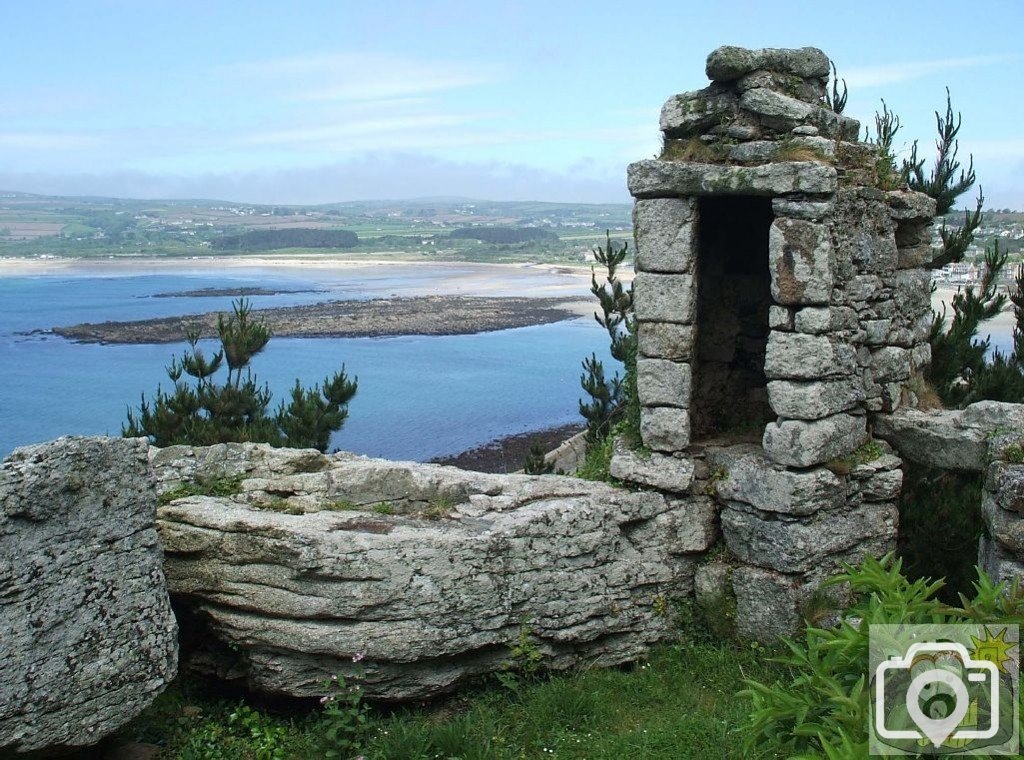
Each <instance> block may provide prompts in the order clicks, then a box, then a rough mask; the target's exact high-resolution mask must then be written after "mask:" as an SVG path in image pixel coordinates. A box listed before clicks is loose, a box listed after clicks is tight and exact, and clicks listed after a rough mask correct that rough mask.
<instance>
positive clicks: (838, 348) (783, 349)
mask: <svg viewBox="0 0 1024 760" xmlns="http://www.w3.org/2000/svg"><path fill="white" fill-rule="evenodd" d="M854 366H855V362H854V351H853V348H852V347H851V346H850V345H849V344H847V343H842V342H838V341H833V340H830V339H829V338H828V337H826V336H823V335H805V334H803V333H784V332H776V331H772V334H771V335H770V336H768V348H767V352H766V353H765V358H764V372H765V375H766V376H767V377H768V378H769V379H770V380H821V379H825V378H835V377H842V376H848V375H851V374H853V370H854Z"/></svg>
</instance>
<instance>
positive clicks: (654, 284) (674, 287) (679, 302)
mask: <svg viewBox="0 0 1024 760" xmlns="http://www.w3.org/2000/svg"><path fill="white" fill-rule="evenodd" d="M633 309H634V311H635V312H636V318H637V319H638V320H640V321H641V322H677V323H680V324H692V323H693V317H694V313H695V311H696V296H695V293H694V280H693V277H692V276H691V275H688V274H651V273H649V272H641V273H640V274H638V275H637V276H636V277H635V278H634V279H633Z"/></svg>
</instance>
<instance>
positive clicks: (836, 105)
mask: <svg viewBox="0 0 1024 760" xmlns="http://www.w3.org/2000/svg"><path fill="white" fill-rule="evenodd" d="M840 81H841V82H842V83H843V91H842V92H840V91H839V82H840ZM848 94H849V93H848V92H847V91H846V80H845V79H842V80H840V79H839V75H838V74H837V73H836V65H835V64H834V63H833V64H832V92H828V91H826V92H825V105H826V106H827V107H828V108H829V110H831V111H834V112H835V113H842V112H843V111H844V110H846V97H847V95H848Z"/></svg>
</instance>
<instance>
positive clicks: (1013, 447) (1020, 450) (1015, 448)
mask: <svg viewBox="0 0 1024 760" xmlns="http://www.w3.org/2000/svg"><path fill="white" fill-rule="evenodd" d="M1003 456H1004V457H1005V458H1006V461H1007V462H1009V463H1010V464H1024V447H1022V446H1021V445H1020V444H1017V443H1013V444H1010V445H1009V446H1007V447H1006V448H1005V449H1003Z"/></svg>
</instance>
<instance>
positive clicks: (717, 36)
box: [0, 0, 1024, 209]
mask: <svg viewBox="0 0 1024 760" xmlns="http://www.w3.org/2000/svg"><path fill="white" fill-rule="evenodd" d="M3 5H4V8H3V20H4V31H5V34H4V42H3V45H2V46H0V66H2V71H3V72H4V76H2V77H0V190H20V191H25V192H37V193H47V194H62V195H110V196H120V197H136V198H200V197H201V198H216V199H223V200H232V201H243V202H244V201H248V202H254V203H296V204H313V203H327V202H332V201H345V200H359V199H398V198H413V197H436V196H444V197H449V196H459V197H468V198H484V199H490V200H545V201H563V202H618V201H628V200H629V195H628V193H627V191H626V182H625V173H626V166H627V165H628V164H629V163H630V162H631V161H635V160H638V159H643V158H650V157H651V156H652V155H653V154H654V153H656V152H657V150H658V146H659V141H660V134H659V132H658V113H659V110H660V108H661V105H662V104H663V103H664V102H665V100H666V99H667V98H668V97H669V96H670V95H672V94H675V93H678V92H684V91H687V90H695V89H700V88H702V87H704V86H706V85H707V79H706V77H705V74H704V61H705V59H706V57H707V54H708V53H709V52H711V50H713V49H714V48H716V47H718V46H720V45H724V44H730V45H741V46H744V47H802V46H805V45H812V46H815V47H820V48H821V49H823V50H824V51H825V52H826V53H827V54H828V55H829V56H830V57H831V58H832V60H833V62H834V63H835V65H836V67H837V69H838V71H839V74H840V76H841V77H843V78H845V80H846V83H847V85H848V87H849V93H850V95H849V103H848V105H847V108H846V113H847V114H848V115H851V116H854V117H856V118H859V119H860V120H861V122H862V123H869V122H871V120H872V119H873V114H874V112H875V110H876V109H878V108H879V107H880V105H881V99H882V98H884V99H885V101H886V103H887V104H888V105H889V107H890V108H891V109H892V110H894V111H896V112H897V113H898V114H899V115H900V117H901V120H902V124H903V127H902V129H901V131H900V133H899V134H898V135H897V147H898V148H900V149H901V150H903V151H906V150H907V149H908V148H909V145H910V143H911V142H912V141H913V140H914V139H915V138H917V139H919V140H920V141H921V144H922V147H921V150H922V154H923V155H928V156H930V155H931V154H932V153H933V142H934V135H935V115H934V112H935V111H936V109H944V108H945V87H947V86H948V87H949V89H950V91H951V93H952V97H953V104H954V107H955V108H956V109H957V110H959V111H960V112H962V114H963V127H962V130H961V133H960V154H961V156H962V158H963V159H964V162H965V163H966V159H967V157H968V154H973V156H974V165H975V168H976V171H977V175H978V181H979V184H980V185H982V186H983V188H984V192H985V198H986V201H985V206H986V208H989V207H994V208H1003V207H1010V208H1016V209H1021V208H1024V126H1022V125H1024V83H1022V78H1024V77H1022V74H1024V44H1022V40H1024V23H1022V22H1024V3H1022V2H1020V0H1008V1H1007V2H996V1H990V2H985V1H984V0H980V1H979V2H974V3H970V4H967V3H962V2H957V3H951V2H945V1H944V0H930V1H929V2H918V1H916V0H915V1H901V0H885V1H884V2H881V1H879V0H859V1H858V2H856V3H824V2H820V0H818V1H816V2H788V1H787V0H766V1H765V2H744V1H743V0H732V1H731V2H727V3H716V2H690V1H689V0H674V1H672V2H662V1H661V0H658V1H655V2H644V0H634V1H633V2H623V1H622V0H616V1H615V2H605V1H604V0H589V2H559V1H558V0H546V1H544V2H533V1H532V0H530V1H525V2H498V1H497V0H488V1H486V2H479V1H478V2H461V1H460V2H456V1H455V0H447V1H438V2H431V1H430V0H420V1H419V2H386V0H378V1H377V2H367V1H366V0H363V1H362V2H355V1H354V0H327V1H320V0H292V1H291V2H282V0H277V1H276V2H264V1H263V0H247V2H245V3H241V2H237V1H235V0H232V1H231V2H222V1H221V0H201V1H198V2H197V1H195V0H167V1H166V2H165V1H164V0H74V1H73V2H72V1H67V2H57V1H55V0H33V2H15V1H14V0H6V1H5V2H4V3H3ZM961 203H962V204H967V203H970V204H971V205H973V201H972V199H971V198H969V197H966V196H965V197H964V198H962V199H961Z"/></svg>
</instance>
